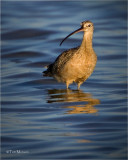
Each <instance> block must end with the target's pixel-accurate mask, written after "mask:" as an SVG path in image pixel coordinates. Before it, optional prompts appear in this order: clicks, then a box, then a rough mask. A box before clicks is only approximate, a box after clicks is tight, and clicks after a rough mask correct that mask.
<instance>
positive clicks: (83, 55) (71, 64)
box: [43, 21, 97, 89]
mask: <svg viewBox="0 0 128 160" xmlns="http://www.w3.org/2000/svg"><path fill="white" fill-rule="evenodd" d="M93 30H94V26H93V23H92V22H91V21H84V22H82V23H81V27H80V28H79V29H77V30H75V31H74V32H72V33H70V34H69V35H68V36H67V37H66V38H64V39H63V41H62V42H61V43H60V45H61V44H62V43H63V42H64V40H65V39H67V38H68V37H69V36H71V35H72V34H75V33H78V32H81V31H83V32H84V34H83V40H82V43H81V45H80V46H79V47H77V48H72V49H69V50H66V51H64V52H63V53H62V54H60V55H59V56H58V57H57V59H56V60H55V62H53V63H52V64H50V65H49V66H47V67H48V68H47V70H46V71H44V72H43V73H44V74H43V75H44V76H49V77H54V78H55V79H56V80H57V81H58V82H64V83H66V86H67V89H68V86H69V85H70V84H72V83H73V82H75V83H77V86H78V89H79V88H80V85H81V84H82V83H83V82H84V81H85V80H86V79H87V78H88V77H89V76H90V75H91V74H92V72H93V70H94V68H95V65H96V62H97V56H96V53H95V52H94V50H93V47H92V38H93Z"/></svg>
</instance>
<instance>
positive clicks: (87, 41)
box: [80, 32, 93, 52]
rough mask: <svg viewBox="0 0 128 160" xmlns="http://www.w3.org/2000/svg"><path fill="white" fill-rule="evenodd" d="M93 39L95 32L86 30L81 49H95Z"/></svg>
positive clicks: (88, 50) (89, 50)
mask: <svg viewBox="0 0 128 160" xmlns="http://www.w3.org/2000/svg"><path fill="white" fill-rule="evenodd" d="M92 39H93V32H84V35H83V40H82V43H81V46H80V49H82V50H86V51H87V52H91V51H93V47H92Z"/></svg>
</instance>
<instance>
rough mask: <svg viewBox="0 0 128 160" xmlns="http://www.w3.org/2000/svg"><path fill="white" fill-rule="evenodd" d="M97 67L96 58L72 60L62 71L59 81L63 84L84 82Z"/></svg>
mask: <svg viewBox="0 0 128 160" xmlns="http://www.w3.org/2000/svg"><path fill="white" fill-rule="evenodd" d="M95 65H96V58H95V57H94V58H93V57H90V58H88V59H87V58H85V57H82V58H80V59H79V58H78V57H77V59H76V58H74V59H72V60H70V61H69V62H68V63H67V64H65V66H64V67H63V68H62V69H61V70H60V74H59V75H60V76H59V77H57V78H59V79H58V80H59V81H62V82H67V81H70V82H73V81H74V82H79V81H82V82H84V81H85V80H86V79H87V78H88V77H89V76H90V75H91V73H92V72H93V70H94V68H95Z"/></svg>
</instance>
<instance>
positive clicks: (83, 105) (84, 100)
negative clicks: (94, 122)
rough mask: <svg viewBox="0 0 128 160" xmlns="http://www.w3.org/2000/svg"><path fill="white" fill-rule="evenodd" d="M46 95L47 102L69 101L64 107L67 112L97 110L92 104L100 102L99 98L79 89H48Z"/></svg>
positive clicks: (92, 111)
mask: <svg viewBox="0 0 128 160" xmlns="http://www.w3.org/2000/svg"><path fill="white" fill-rule="evenodd" d="M48 95H49V97H48V100H47V103H55V102H69V103H68V106H66V107H64V108H68V109H69V110H68V111H67V112H66V113H67V114H82V113H96V112H98V110H97V109H96V108H95V107H94V106H95V105H98V104H100V101H99V99H94V98H92V95H91V94H90V93H84V92H82V91H81V90H69V89H68V90H62V89H61V90H58V89H52V90H48ZM70 102H72V103H70Z"/></svg>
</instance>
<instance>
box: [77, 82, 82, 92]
mask: <svg viewBox="0 0 128 160" xmlns="http://www.w3.org/2000/svg"><path fill="white" fill-rule="evenodd" d="M81 84H82V83H81V82H79V83H77V89H78V90H79V89H80V85H81Z"/></svg>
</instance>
